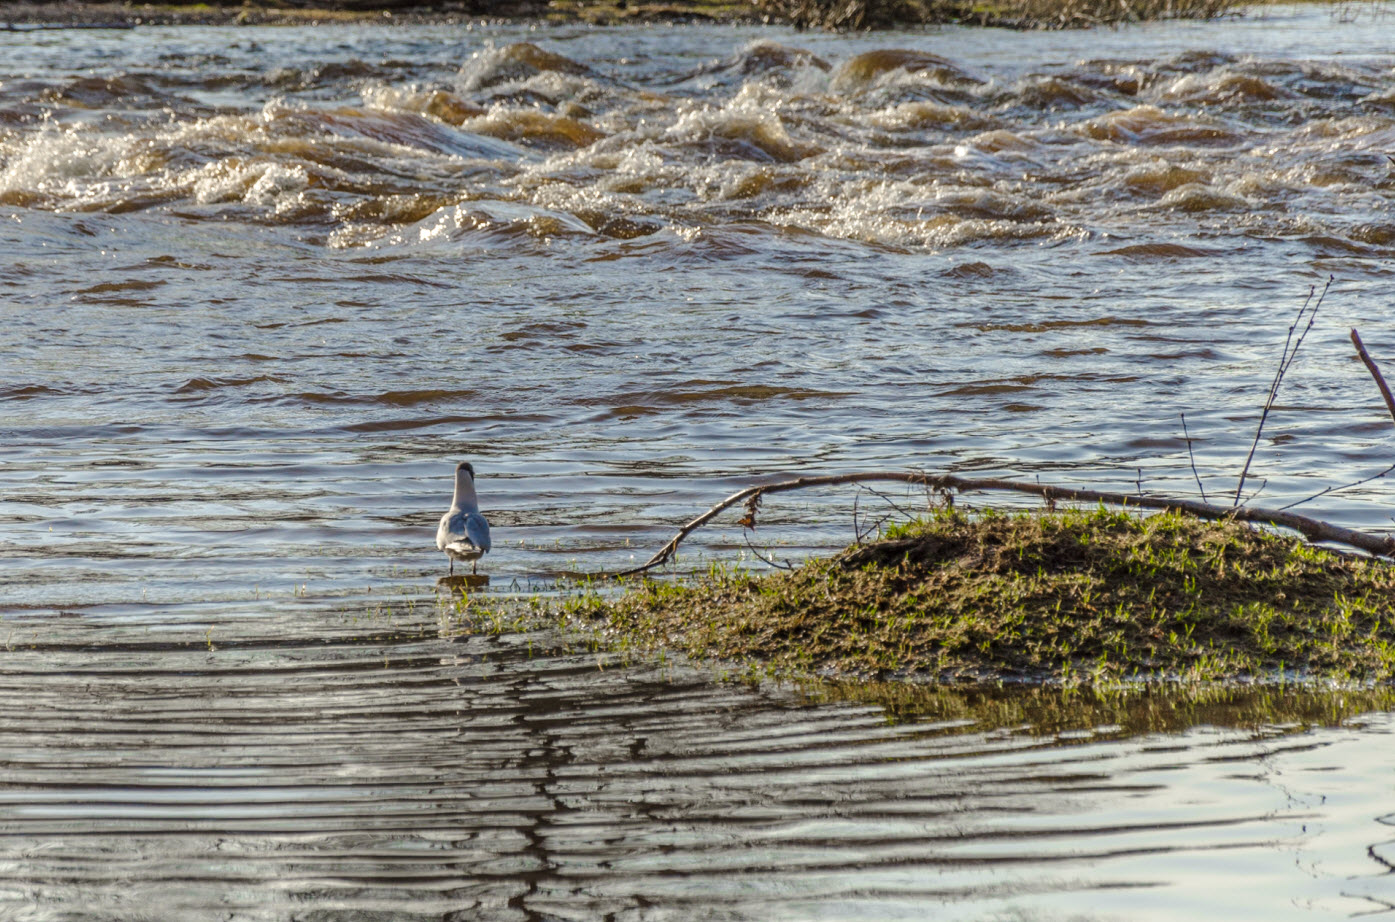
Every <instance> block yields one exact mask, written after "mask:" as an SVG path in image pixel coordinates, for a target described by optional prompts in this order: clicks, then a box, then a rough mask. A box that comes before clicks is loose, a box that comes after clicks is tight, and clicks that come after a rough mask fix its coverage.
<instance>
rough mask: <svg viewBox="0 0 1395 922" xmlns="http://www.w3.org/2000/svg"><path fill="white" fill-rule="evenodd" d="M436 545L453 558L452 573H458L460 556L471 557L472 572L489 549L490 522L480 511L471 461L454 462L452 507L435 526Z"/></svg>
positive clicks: (465, 558)
mask: <svg viewBox="0 0 1395 922" xmlns="http://www.w3.org/2000/svg"><path fill="white" fill-rule="evenodd" d="M436 547H438V548H440V549H441V550H443V551H445V552H446V556H447V557H449V558H450V573H451V576H454V575H455V562H456V561H457V560H468V561H470V572H471V573H474V572H475V568H476V567H478V566H479V559H480V558H481V557H483V556H484V555H485V554H487V553H488V552H489V523H488V522H486V521H485V520H484V516H482V515H480V501H479V497H477V496H476V495H475V469H474V468H473V467H471V466H470V462H468V461H461V462H460V463H459V464H457V465H456V466H455V495H454V496H453V497H451V501H450V511H449V512H447V513H446V514H445V515H443V516H441V524H440V525H439V526H438V527H437V528H436Z"/></svg>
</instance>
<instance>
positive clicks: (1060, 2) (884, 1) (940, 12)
mask: <svg viewBox="0 0 1395 922" xmlns="http://www.w3.org/2000/svg"><path fill="white" fill-rule="evenodd" d="M1262 2H1263V0H1261V3H1262ZM1243 9H1244V8H1243V7H1242V6H1241V5H1240V2H1239V0H1126V2H1124V3H1118V2H1115V0H993V2H990V3H986V4H984V3H974V2H972V0H854V2H852V3H839V2H837V0H506V2H503V3H498V2H495V3H488V2H485V0H451V2H444V3H434V4H418V3H394V2H391V0H377V2H360V0H338V2H335V0H325V2H307V3H304V4H303V5H302V4H298V5H289V4H272V5H265V6H264V5H261V4H254V3H242V4H209V3H139V2H119V0H58V2H53V3H43V2H35V0H18V2H3V3H2V4H0V31H38V30H50V29H131V28H135V27H137V26H149V25H153V26H171V25H174V26H230V25H238V26H304V25H331V24H365V25H366V24H379V25H419V24H443V25H459V24H464V23H470V22H475V23H491V22H493V23H500V22H528V21H533V22H537V23H542V24H555V25H566V24H589V25H597V26H604V25H619V24H626V23H685V22H687V23H692V22H704V23H727V24H753V25H783V26H793V27H795V28H799V29H804V28H809V29H819V30H828V31H835V32H837V31H867V30H875V29H885V28H915V27H919V26H932V25H951V24H959V25H976V26H989V27H999V28H1009V29H1071V28H1091V27H1095V26H1103V25H1110V26H1117V25H1121V24H1126V23H1138V22H1145V21H1153V20H1162V19H1202V20H1210V19H1219V18H1222V17H1229V16H1236V15H1243Z"/></svg>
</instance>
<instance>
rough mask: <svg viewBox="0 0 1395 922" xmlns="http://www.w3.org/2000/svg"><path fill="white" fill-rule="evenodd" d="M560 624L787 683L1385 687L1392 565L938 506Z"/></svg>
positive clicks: (1201, 527)
mask: <svg viewBox="0 0 1395 922" xmlns="http://www.w3.org/2000/svg"><path fill="white" fill-rule="evenodd" d="M570 614H571V615H572V616H573V617H574V618H577V619H579V620H584V621H586V622H587V623H589V624H590V625H592V626H596V625H597V624H598V623H599V624H600V625H602V626H603V627H604V628H605V630H606V631H607V632H608V634H609V636H610V638H611V640H612V641H613V642H614V643H616V644H618V645H621V646H633V647H637V648H640V649H658V648H668V649H678V650H681V651H683V652H685V653H687V654H688V655H690V656H696V657H699V658H705V657H717V658H722V659H737V660H748V661H749V660H755V661H759V662H762V663H765V664H768V665H769V666H771V667H773V668H774V669H776V670H777V671H781V672H811V671H812V672H820V673H834V674H857V675H872V676H883V677H884V676H890V675H895V676H904V675H910V676H920V677H925V678H934V679H941V680H946V679H949V680H952V679H964V678H975V679H984V678H1008V679H1013V678H1022V679H1032V680H1041V679H1056V680H1064V681H1067V682H1073V681H1087V682H1096V683H1099V682H1110V681H1118V680H1133V679H1176V678H1182V679H1194V680H1195V679H1220V678H1238V677H1259V678H1273V677H1277V676H1292V675H1294V674H1301V675H1303V676H1306V677H1331V678H1340V679H1347V680H1366V681H1382V682H1384V681H1388V680H1390V679H1391V678H1393V677H1395V567H1391V566H1390V565H1388V564H1386V563H1383V562H1380V561H1375V560H1370V559H1366V558H1357V557H1351V556H1347V555H1342V554H1337V553H1333V552H1330V551H1326V550H1323V549H1320V548H1316V547H1313V546H1311V545H1308V544H1306V543H1304V542H1302V541H1300V540H1298V539H1296V538H1289V537H1283V536H1279V535H1273V534H1267V533H1263V532H1258V531H1255V530H1254V529H1251V528H1249V527H1247V526H1244V525H1240V524H1237V523H1232V522H1206V521H1201V520H1198V519H1195V518H1192V517H1190V516H1186V515H1182V514H1177V513H1166V514H1161V515H1155V516H1150V517H1147V518H1138V517H1135V516H1133V515H1129V514H1125V513H1119V512H1110V511H1105V510H1099V511H1094V512H1083V511H1070V512H1060V513H1049V514H1040V515H1033V514H1025V515H1001V514H993V513H988V514H983V515H974V516H969V515H966V514H964V513H961V512H956V511H948V512H944V513H940V514H937V515H935V516H934V517H932V518H929V519H926V520H922V521H918V522H915V523H912V524H910V525H907V526H904V527H901V528H898V529H896V530H894V531H893V532H890V533H888V535H887V537H886V540H883V541H880V542H878V543H876V544H869V545H865V546H861V547H853V548H849V549H848V550H847V551H845V552H844V553H842V554H840V555H839V556H837V557H835V558H833V559H831V560H817V561H811V562H809V563H807V564H805V565H804V566H803V567H801V568H799V569H798V570H795V571H791V572H787V573H786V572H781V573H777V574H773V575H768V576H763V577H756V576H752V575H750V574H747V573H742V572H735V571H714V572H712V573H711V574H709V575H708V576H706V577H703V578H701V579H698V580H694V581H689V582H679V583H671V582H657V581H646V582H645V583H643V584H642V585H641V586H639V587H637V588H635V589H633V590H631V591H630V592H629V593H627V594H625V595H623V596H621V597H619V598H614V599H608V598H603V597H599V596H593V597H588V598H585V599H581V600H578V601H575V602H573V603H572V604H571V606H570Z"/></svg>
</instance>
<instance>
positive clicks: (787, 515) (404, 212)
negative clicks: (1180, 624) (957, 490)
mask: <svg viewBox="0 0 1395 922" xmlns="http://www.w3.org/2000/svg"><path fill="white" fill-rule="evenodd" d="M1384 10H1385V8H1383V7H1379V6H1360V7H1350V8H1346V10H1345V15H1334V14H1332V13H1331V12H1329V11H1328V10H1326V9H1297V8H1294V9H1288V8H1278V9H1275V10H1272V11H1269V12H1266V13H1263V14H1255V15H1252V16H1250V17H1246V18H1243V19H1239V20H1236V21H1229V22H1222V23H1212V24H1197V23H1177V24H1162V25H1152V26H1145V27H1138V28H1131V29H1127V30H1121V31H1110V32H1090V33H1073V34H1011V33H1006V32H997V31H970V30H956V29H945V30H935V31H924V32H905V33H889V34H887V33H883V34H876V35H866V36H825V35H806V34H798V33H794V32H790V31H785V30H774V29H754V28H736V27H726V26H722V27H716V26H686V25H685V26H653V27H639V26H636V27H624V28H616V29H608V30H598V29H590V28H584V27H566V28H560V27H559V28H550V29H542V28H533V27H529V26H526V25H501V26H489V27H474V28H468V27H465V26H449V27H446V26H412V27H393V28H368V27H362V26H353V27H350V26H335V27H317V28H316V27H305V28H299V27H297V28H265V29H255V30H252V29H237V28H196V27H188V28H178V29H173V28H171V29H156V28H138V29H135V30H132V31H127V32H99V31H98V32H93V31H81V32H62V31H57V32H45V33H9V32H0V252H3V254H4V257H3V259H0V521H3V526H4V527H3V529H0V640H4V641H5V648H4V650H3V651H0V702H3V706H2V707H0V714H3V717H0V917H3V918H17V919H69V918H124V919H146V918H182V919H200V918H210V919H211V918H220V919H224V918H228V919H254V918H270V919H284V918H416V917H430V918H459V919H475V918H478V919H510V918H519V919H554V918H578V919H593V918H603V917H604V918H615V919H640V918H644V919H658V918H675V919H676V918H712V919H717V918H722V919H778V918H788V919H816V918H818V919H861V918H866V919H887V918H925V917H927V916H928V915H933V917H935V918H950V919H954V918H964V919H1026V918H1109V919H1114V918H1128V919H1138V918H1157V919H1173V918H1177V917H1179V916H1182V915H1189V916H1194V917H1200V918H1265V919H1270V918H1296V917H1301V918H1315V917H1317V918H1322V917H1333V916H1346V915H1351V914H1357V913H1363V912H1375V911H1383V910H1386V911H1388V910H1389V908H1390V907H1391V906H1395V877H1393V876H1392V875H1391V874H1390V865H1389V861H1390V858H1391V855H1392V849H1395V845H1392V842H1395V834H1392V832H1391V824H1392V822H1393V821H1392V816H1393V815H1395V796H1392V780H1395V779H1393V778H1392V771H1391V768H1390V760H1389V758H1388V753H1389V751H1390V750H1389V746H1390V732H1391V729H1392V726H1395V724H1392V717H1391V714H1390V712H1389V711H1388V709H1387V708H1386V706H1385V705H1384V704H1382V703H1381V701H1382V700H1384V699H1381V698H1380V697H1379V696H1377V697H1375V698H1366V697H1363V696H1361V695H1355V694H1351V693H1343V692H1331V693H1320V692H1312V693H1311V694H1312V695H1313V696H1315V698H1314V699H1313V700H1311V701H1308V703H1306V704H1303V706H1301V707H1299V706H1295V705H1293V703H1292V701H1291V700H1290V698H1289V697H1286V696H1284V695H1277V696H1272V697H1264V696H1261V699H1260V700H1259V702H1258V703H1255V702H1251V703H1250V704H1249V705H1246V706H1244V707H1239V708H1235V709H1230V710H1226V709H1221V710H1216V711H1213V710H1195V709H1179V708H1176V707H1174V706H1173V705H1170V704H1168V703H1167V702H1166V701H1163V702H1162V703H1161V704H1158V705H1157V707H1158V708H1160V709H1161V710H1163V711H1169V712H1171V713H1175V714H1178V715H1180V716H1177V717H1176V719H1174V720H1170V721H1162V722H1158V721H1152V720H1143V719H1139V720H1137V721H1134V720H1132V719H1126V718H1124V717H1114V716H1102V717H1097V718H1090V717H1089V715H1088V714H1086V716H1085V717H1081V718H1079V721H1083V723H1079V721H1077V723H1078V724H1079V725H1070V726H1058V724H1057V723H1056V722H1055V721H1054V720H1052V719H1047V718H1046V717H1041V716H1039V715H1038V716H1034V715H1035V714H1036V712H1033V711H1030V710H1024V711H1021V712H1020V713H1018V716H1016V717H1014V718H1013V719H1012V720H1010V721H1006V722H1005V721H1004V720H1000V719H998V718H997V717H995V716H994V715H996V714H1001V713H1002V711H1001V708H999V707H997V706H996V705H995V706H994V707H987V706H986V705H984V704H983V702H982V701H978V702H977V703H974V702H970V703H969V704H965V705H964V707H963V708H961V709H960V710H959V711H956V714H957V716H956V717H954V719H947V718H943V715H940V716H939V717H937V716H935V714H927V713H924V712H922V711H916V710H914V709H913V710H912V711H910V712H902V711H899V710H897V711H895V712H894V713H895V715H896V716H897V718H898V720H897V721H889V720H888V716H889V714H890V713H892V712H889V711H887V710H886V709H884V708H883V707H881V706H879V705H875V704H865V703H864V704H856V703H849V702H843V703H838V702H837V701H833V700H829V699H828V698H827V697H826V696H822V695H819V696H815V697H813V698H811V697H808V696H807V695H806V694H805V693H804V692H801V691H800V690H798V689H793V688H783V687H748V686H746V685H742V684H739V683H730V682H723V681H720V680H719V679H720V678H721V677H720V676H719V675H715V674H714V673H712V672H711V671H703V670H698V669H693V668H691V667H686V666H681V665H676V664H670V663H664V662H641V663H631V664H622V663H614V662H612V663H610V664H609V665H608V666H607V667H606V668H604V669H602V668H600V663H599V662H598V658H597V656H596V654H595V653H594V652H592V651H589V650H588V649H587V648H586V647H585V644H584V643H581V642H579V641H576V640H574V639H573V640H568V639H566V638H564V637H559V636H558V635H557V634H555V633H553V632H549V631H547V630H543V629H541V628H539V627H537V626H532V627H529V628H528V629H527V630H524V629H521V628H519V627H517V626H515V625H512V624H506V625H502V626H501V625H498V624H495V623H494V622H492V621H490V620H489V619H487V618H486V619H482V620H477V621H473V622H472V621H469V620H467V621H465V622H463V623H458V622H456V621H453V620H452V619H453V618H454V615H453V614H452V612H453V607H452V606H453V604H454V603H453V602H452V600H451V599H450V598H449V597H444V598H443V597H442V596H440V595H438V591H439V590H438V586H437V583H436V580H437V578H438V577H439V576H441V575H443V574H444V572H445V571H444V564H445V561H444V558H443V557H441V555H440V554H439V553H438V552H437V551H436V550H435V548H434V546H433V544H432V540H433V537H434V524H435V520H436V518H437V517H438V516H439V515H440V513H441V512H442V511H444V507H445V505H446V503H447V502H448V498H449V484H450V475H451V470H452V468H453V466H454V463H455V462H456V461H457V460H461V459H469V460H471V461H472V462H474V464H475V466H476V469H477V470H478V471H479V473H480V492H481V496H482V500H483V504H484V507H485V511H486V513H487V514H488V515H489V517H490V520H491V522H492V523H493V527H494V540H495V549H494V552H493V553H492V554H491V555H490V556H489V557H488V558H486V560H485V561H484V569H485V570H486V571H487V572H488V573H489V575H490V578H491V582H490V585H489V586H488V587H487V588H486V589H484V590H483V591H482V592H480V593H478V595H477V598H478V600H479V601H477V602H476V603H473V604H474V605H476V606H487V605H492V604H496V603H497V602H498V601H499V599H501V598H504V597H507V596H510V595H513V594H518V593H528V592H533V591H543V592H546V593H551V592H552V588H551V587H552V584H553V583H554V581H555V580H556V579H557V577H558V576H559V575H561V574H563V573H566V572H569V571H574V570H579V569H583V570H584V569H600V568H604V567H614V566H619V565H623V564H627V563H630V562H631V561H633V560H635V559H636V558H641V559H642V557H643V556H647V555H648V553H650V552H651V551H652V550H653V549H655V548H657V546H658V545H659V544H660V543H662V541H663V540H664V539H665V538H666V537H667V536H668V535H669V533H670V532H671V530H672V529H673V527H674V526H675V525H676V524H678V523H680V522H681V521H683V520H684V519H686V518H688V517H690V516H691V515H692V514H694V513H695V512H696V511H698V510H699V509H701V508H705V507H706V506H707V505H708V504H710V503H711V502H713V501H715V500H716V499H718V498H720V497H721V496H723V495H725V494H727V493H728V492H731V491H733V490H735V489H738V488H739V487H741V486H745V485H747V484H749V483H751V482H753V481H754V480H757V479H759V478H762V477H768V476H769V477H775V476H788V475H790V474H792V473H799V472H818V473H833V472H837V471H845V470H856V469H861V468H870V467H878V468H881V467H909V466H918V467H926V468H931V469H950V470H957V471H972V472H979V473H984V474H990V473H991V474H999V475H1004V476H1014V477H1038V476H1039V477H1041V478H1042V479H1043V480H1048V481H1053V482H1060V483H1067V484H1082V485H1090V486H1096V487H1101V488H1106V489H1126V490H1127V489H1138V488H1141V489H1144V490H1148V491H1157V492H1172V493H1177V494H1181V495H1190V496H1195V495H1196V494H1197V487H1196V483H1195V481H1194V479H1193V475H1192V471H1191V467H1190V463H1189V459H1188V455H1187V449H1186V443H1185V441H1184V440H1183V439H1182V430H1181V426H1180V422H1179V418H1178V416H1179V414H1180V413H1183V412H1185V413H1186V415H1187V421H1188V426H1189V428H1190V431H1191V434H1192V436H1193V438H1194V440H1195V445H1194V447H1195V450H1196V462H1197V467H1198V470H1199V472H1200V475H1201V478H1202V480H1203V482H1204V484H1205V486H1206V488H1207V490H1208V493H1220V492H1221V491H1222V490H1224V489H1225V488H1226V487H1227V486H1229V487H1231V488H1232V489H1233V485H1234V481H1235V477H1236V475H1237V474H1238V471H1239V467H1240V464H1241V463H1242V461H1243V457H1244V452H1245V450H1246V449H1247V448H1248V442H1249V439H1250V438H1251V436H1252V434H1253V431H1254V430H1253V427H1254V423H1255V420H1256V417H1257V412H1258V407H1259V405H1260V404H1261V402H1262V400H1263V396H1264V392H1265V389H1266V388H1267V386H1268V383H1269V380H1270V378H1271V376H1272V374H1273V367H1274V363H1275V361H1276V360H1277V358H1278V354H1279V351H1280V349H1281V348H1282V344H1283V341H1284V335H1285V332H1286V330H1287V327H1288V324H1289V323H1290V321H1291V318H1292V317H1293V315H1294V313H1295V312H1296V310H1297V308H1298V306H1299V305H1300V304H1301V303H1302V300H1303V297H1304V295H1305V294H1306V293H1307V291H1308V290H1309V288H1310V286H1313V285H1320V284H1321V283H1322V281H1323V280H1325V279H1327V278H1328V277H1329V276H1332V277H1335V279H1336V281H1335V283H1334V285H1333V288H1332V291H1331V293H1330V294H1329V295H1328V298H1327V301H1326V303H1325V304H1324V305H1323V308H1322V312H1321V313H1320V314H1319V315H1318V321H1317V324H1316V326H1315V327H1314V329H1313V331H1312V333H1311V334H1310V336H1309V338H1308V341H1307V344H1306V345H1305V346H1304V351H1303V353H1302V354H1301V356H1300V358H1299V360H1298V362H1297V363H1296V364H1295V366H1294V368H1293V370H1292V372H1291V374H1290V376H1289V378H1288V380H1287V381H1286V382H1285V387H1284V391H1283V393H1282V395H1281V400H1280V405H1279V408H1278V410H1277V411H1276V413H1275V415H1274V416H1273V417H1272V418H1271V420H1270V423H1269V427H1268V428H1267V430H1266V437H1265V439H1264V440H1263V441H1262V442H1261V445H1260V449H1259V451H1258V453H1257V455H1256V464H1255V468H1254V473H1255V475H1257V476H1256V480H1255V484H1256V485H1260V484H1262V485H1263V490H1262V492H1261V493H1260V498H1259V500H1257V501H1262V502H1263V503H1264V504H1266V505H1274V506H1278V505H1284V504H1286V503H1289V502H1293V501H1296V500H1299V499H1302V498H1303V497H1305V496H1308V495H1310V494H1313V493H1317V492H1319V491H1321V490H1323V489H1324V488H1326V487H1329V486H1336V485H1340V484H1343V483H1347V482H1349V481H1354V480H1358V479H1361V478H1363V477H1366V476H1369V475H1371V474H1374V473H1376V472H1377V471H1379V470H1381V469H1382V468H1384V467H1385V466H1386V465H1388V464H1389V463H1390V458H1389V454H1390V450H1391V446H1392V442H1393V441H1395V439H1392V432H1395V430H1392V427H1391V425H1390V420H1389V419H1388V417H1387V416H1386V415H1385V410H1384V408H1383V406H1382V404H1381V402H1380V398H1379V395H1378V394H1377V393H1376V391H1375V390H1374V388H1373V387H1372V385H1371V383H1370V381H1369V379H1368V378H1367V376H1366V372H1365V370H1364V368H1363V367H1362V366H1361V365H1360V363H1359V362H1358V361H1356V360H1355V358H1354V356H1353V355H1352V354H1351V349H1350V345H1349V343H1348V341H1347V338H1346V337H1347V330H1348V329H1349V328H1350V327H1353V326H1355V327H1359V328H1360V329H1361V331H1362V334H1363V336H1364V338H1365V340H1366V342H1367V345H1368V346H1369V347H1370V348H1371V350H1372V351H1373V353H1374V354H1375V355H1376V357H1377V358H1378V359H1384V360H1385V361H1386V362H1388V363H1390V366H1389V367H1395V326H1392V323H1391V320H1390V312H1391V308H1392V305H1393V304H1395V280H1393V279H1392V277H1393V276H1395V272H1393V271H1392V256H1395V218H1392V215H1391V199H1392V190H1395V163H1392V161H1391V159H1390V156H1391V155H1392V154H1395V28H1392V20H1391V19H1390V18H1389V17H1388V13H1387V12H1383V11H1384ZM853 498H854V494H853V493H852V492H851V491H844V492H841V493H840V492H832V491H830V492H828V493H826V494H817V495H816V494H808V495H796V496H791V497H784V498H781V499H780V500H779V501H778V502H774V501H772V502H771V503H769V504H768V505H767V508H766V510H765V513H766V517H765V521H764V523H763V527H762V530H761V531H760V532H759V533H758V540H759V543H760V544H761V545H762V546H773V547H774V549H775V551H776V553H777V554H780V555H785V556H791V557H797V556H798V555H801V554H804V553H808V552H810V551H814V552H818V551H826V550H828V549H830V548H833V547H836V546H839V545H841V544H843V543H846V542H847V541H848V540H850V539H851V537H852V532H853V522H852V514H851V510H852V501H853ZM893 499H895V500H896V502H897V503H898V505H899V504H904V503H906V502H913V501H914V497H911V498H901V497H893ZM859 502H860V504H861V506H862V509H863V511H864V512H865V511H866V510H867V509H868V508H869V507H870V508H873V509H874V510H876V509H880V510H887V509H889V507H888V506H887V505H886V504H885V502H884V501H883V500H881V499H880V498H878V497H873V496H870V495H867V494H863V495H862V496H861V497H860V498H859ZM1392 505H1393V504H1392V497H1391V494H1390V490H1389V487H1388V486H1387V485H1386V483H1385V482H1384V481H1381V480H1376V481H1373V482H1370V483H1367V484H1364V485H1362V486H1359V487H1356V488H1353V489H1349V490H1344V491H1341V492H1336V493H1329V494H1327V495H1324V496H1322V497H1320V498H1319V499H1318V500H1315V501H1314V502H1311V503H1309V504H1307V505H1306V506H1305V507H1304V510H1305V511H1307V512H1308V513H1310V514H1313V515H1317V516H1319V517H1325V518H1329V519H1331V520H1333V521H1336V522H1339V523H1341V524H1344V525H1348V526H1355V527H1362V528H1368V529H1373V530H1390V529H1392V528H1395V523H1392V521H1391V515H1392ZM875 514H880V512H876V513H875ZM744 554H746V550H745V547H744V544H743V541H742V537H741V534H740V531H739V529H737V528H736V527H735V526H734V525H727V526H726V527H725V528H713V529H709V530H707V531H706V532H700V533H699V534H697V535H696V536H695V538H694V540H693V542H692V548H691V549H690V550H689V551H688V552H687V554H686V555H685V557H684V561H685V562H686V563H687V564H689V565H691V564H695V563H698V562H700V561H704V560H707V559H712V558H715V559H719V560H739V559H741V558H742V557H743V555H744ZM472 610H474V611H478V608H475V609H472ZM1021 694H1027V692H1022V693H1021ZM1318 699H1320V700H1318ZM1305 700H1306V699H1305ZM1092 720H1093V722H1091V721H1092Z"/></svg>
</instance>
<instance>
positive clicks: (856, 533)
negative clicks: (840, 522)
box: [853, 493, 862, 544]
mask: <svg viewBox="0 0 1395 922" xmlns="http://www.w3.org/2000/svg"><path fill="white" fill-rule="evenodd" d="M861 496H862V494H861V493H854V494H853V540H854V541H856V542H857V543H858V544H861V543H862V529H861V528H860V527H859V526H858V524H857V501H858V499H859V498H860V497H861Z"/></svg>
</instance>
